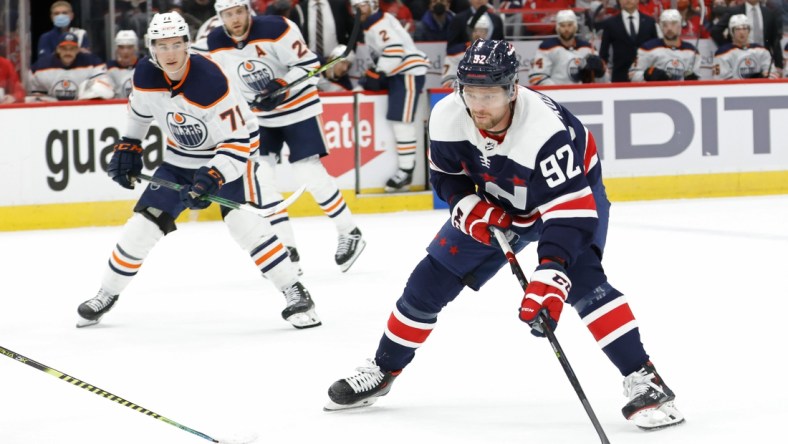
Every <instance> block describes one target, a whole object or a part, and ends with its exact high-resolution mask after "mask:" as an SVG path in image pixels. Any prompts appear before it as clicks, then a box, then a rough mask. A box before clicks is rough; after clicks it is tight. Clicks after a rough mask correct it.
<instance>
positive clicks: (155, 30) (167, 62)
mask: <svg viewBox="0 0 788 444" xmlns="http://www.w3.org/2000/svg"><path fill="white" fill-rule="evenodd" d="M146 41H147V43H148V48H149V51H150V58H147V57H146V58H144V59H142V60H141V61H140V63H139V64H138V66H137V69H136V70H135V72H134V89H133V91H132V94H131V96H130V97H129V106H128V117H127V120H126V129H125V132H124V136H123V137H122V138H121V139H120V140H119V141H118V143H117V144H116V145H115V149H114V152H113V154H112V158H111V160H110V162H109V167H108V173H109V176H110V177H111V178H112V179H113V180H114V181H115V182H117V183H118V184H120V185H121V186H123V187H124V188H129V189H131V188H134V184H135V181H136V177H138V175H139V174H140V173H141V171H142V167H143V158H142V151H143V149H142V146H141V145H142V142H141V141H142V140H143V139H144V138H145V136H146V134H147V131H148V127H149V126H150V124H151V123H152V122H154V121H155V122H156V123H157V124H158V126H159V127H160V128H161V129H162V131H163V132H164V133H165V135H166V140H167V147H166V151H165V153H164V159H163V160H164V162H163V163H162V164H161V165H160V166H159V167H158V168H157V169H156V171H155V172H154V173H153V176H154V177H155V178H159V179H164V180H168V181H170V182H175V183H177V184H180V185H181V186H182V188H181V190H180V191H174V190H171V189H169V188H165V187H160V186H158V185H150V186H148V187H147V188H146V189H145V191H144V192H143V193H142V195H141V196H140V198H139V200H138V201H137V204H136V205H135V206H134V214H133V215H132V216H131V218H130V219H129V220H128V222H126V225H125V226H124V227H123V232H122V234H121V236H120V239H119V240H118V242H117V244H116V245H115V248H114V249H113V251H112V254H111V255H110V258H109V262H108V264H107V267H106V270H105V272H104V277H103V279H102V280H101V288H100V290H99V292H98V294H97V295H96V296H95V297H93V298H92V299H89V300H87V301H85V302H84V303H82V304H81V305H80V306H79V308H78V310H77V311H78V314H79V319H78V323H77V327H85V326H89V325H93V324H96V323H98V322H99V320H100V319H101V317H102V316H103V315H105V314H106V313H107V312H108V311H110V309H111V308H112V307H113V306H114V305H115V303H116V302H117V301H118V298H119V296H120V294H121V293H122V292H123V290H124V289H125V288H126V286H127V285H128V284H129V283H130V281H131V279H132V278H134V276H135V275H136V274H137V272H138V271H139V270H140V267H141V266H142V264H143V262H144V260H145V258H146V257H147V256H148V254H149V253H150V251H151V250H152V249H153V247H154V246H155V245H156V243H157V242H158V241H159V240H161V239H162V238H163V237H164V236H165V235H167V234H169V233H171V232H173V231H174V230H175V229H176V226H175V219H176V218H177V217H178V215H179V214H180V213H181V212H183V211H184V210H185V209H187V208H191V209H195V210H200V209H204V208H207V207H208V206H209V205H210V202H209V201H207V200H204V199H202V197H203V196H205V195H208V194H211V195H216V196H220V197H223V198H227V199H231V200H234V201H236V202H248V203H249V204H252V205H258V206H259V186H257V184H256V183H255V180H256V176H255V174H254V167H255V164H254V162H252V161H250V157H251V156H253V155H254V154H255V152H256V151H257V149H258V145H259V144H258V141H257V132H258V130H257V122H256V121H255V118H254V115H253V114H252V113H251V111H250V110H249V107H248V106H247V105H246V103H245V101H244V99H243V97H242V96H241V95H240V94H238V93H237V92H235V91H234V90H233V89H231V88H230V80H229V79H228V78H227V77H226V75H225V73H224V72H223V71H222V69H221V68H220V67H219V66H218V65H217V64H216V63H214V62H212V61H211V60H209V59H207V58H205V57H203V56H200V55H197V54H190V53H189V28H188V25H187V24H186V22H185V21H184V20H183V18H182V17H181V16H180V15H179V14H177V13H175V12H170V13H164V14H156V15H154V16H153V19H152V20H151V22H150V26H149V27H148V32H147V37H146ZM221 214H222V218H223V219H224V222H225V223H226V224H227V228H228V229H229V231H230V235H231V236H232V237H233V239H234V240H235V241H236V242H237V243H238V245H239V246H240V247H241V248H242V249H243V250H245V251H246V252H247V253H248V254H249V255H250V256H251V259H252V260H253V261H254V263H255V266H257V267H258V268H259V270H260V271H261V272H262V275H263V277H265V278H267V279H268V280H270V281H271V282H272V283H273V284H274V286H276V287H277V288H278V289H279V290H280V291H282V293H283V294H284V296H285V302H286V306H285V309H284V310H283V311H282V317H283V318H284V319H285V320H287V321H288V322H290V323H291V324H292V325H293V326H294V327H296V328H307V327H315V326H318V325H320V320H319V319H318V317H317V315H316V313H315V308H314V307H315V305H314V302H312V299H311V297H310V295H309V292H308V291H307V290H306V288H304V286H303V285H302V284H301V283H300V282H299V279H298V272H297V269H296V267H295V265H294V264H293V263H292V262H290V261H289V260H288V258H287V250H286V249H285V247H284V246H283V245H282V243H281V242H280V241H279V239H278V238H277V237H276V235H275V234H274V232H273V230H272V228H271V225H270V224H269V223H268V221H266V220H265V219H263V218H261V217H259V216H258V215H256V214H254V213H252V212H248V211H242V210H229V209H227V208H225V207H222V208H221ZM211 242H213V241H208V240H205V248H206V251H205V252H204V254H202V255H200V256H197V257H192V258H186V259H185V260H187V261H189V262H191V263H192V266H193V269H194V273H193V274H192V275H190V276H188V277H187V276H184V277H186V278H188V279H193V280H194V281H195V283H199V282H201V281H202V280H203V279H205V273H204V272H205V271H206V270H210V268H211V264H212V263H213V262H214V261H216V260H217V258H216V257H214V255H213V254H212V253H211V252H210V251H209V250H210V248H211Z"/></svg>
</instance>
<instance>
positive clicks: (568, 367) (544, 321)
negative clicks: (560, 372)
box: [492, 228, 610, 444]
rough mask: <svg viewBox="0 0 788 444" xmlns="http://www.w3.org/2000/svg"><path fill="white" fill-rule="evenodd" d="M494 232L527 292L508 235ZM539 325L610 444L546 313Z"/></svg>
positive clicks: (603, 439) (598, 430)
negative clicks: (507, 238)
mask: <svg viewBox="0 0 788 444" xmlns="http://www.w3.org/2000/svg"><path fill="white" fill-rule="evenodd" d="M492 232H493V234H494V235H495V239H497V240H498V244H500V246H501V250H503V253H504V254H505V255H506V260H507V261H509V265H510V266H511V268H512V274H514V275H515V276H516V277H517V280H518V281H519V282H520V286H521V287H522V288H523V290H525V288H526V287H528V280H527V279H526V278H525V274H523V269H522V268H520V264H519V263H518V262H517V257H516V256H515V255H514V251H513V250H512V247H511V246H510V245H509V241H508V240H506V234H504V232H503V231H501V230H499V229H497V228H492ZM539 323H540V327H541V328H542V331H544V333H545V335H547V340H548V341H550V346H551V347H553V352H555V356H556V357H557V358H558V362H560V363H561V367H563V368H564V372H565V373H566V377H567V378H569V382H570V383H571V384H572V387H573V388H574V389H575V392H576V393H577V396H578V397H579V398H580V403H581V404H583V408H584V409H585V410H586V413H587V414H588V417H589V418H590V419H591V423H592V424H593V425H594V429H596V433H597V434H598V435H599V439H600V441H601V442H602V444H610V440H608V439H607V435H605V431H604V430H603V429H602V424H600V423H599V420H598V419H597V417H596V414H594V410H593V409H592V408H591V403H589V402H588V398H587V397H586V395H585V393H584V392H583V388H582V387H580V381H579V380H578V379H577V376H576V375H575V372H574V370H572V366H571V365H569V360H568V359H567V358H566V355H565V354H564V350H563V349H562V348H561V344H559V343H558V338H556V337H555V332H553V329H552V328H550V324H548V322H547V315H546V314H545V312H544V311H542V312H540V313H539Z"/></svg>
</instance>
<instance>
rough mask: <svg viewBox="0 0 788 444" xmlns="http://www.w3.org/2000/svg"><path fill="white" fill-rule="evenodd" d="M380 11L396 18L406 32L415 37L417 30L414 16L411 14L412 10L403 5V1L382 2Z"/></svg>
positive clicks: (389, 0) (382, 0)
mask: <svg viewBox="0 0 788 444" xmlns="http://www.w3.org/2000/svg"><path fill="white" fill-rule="evenodd" d="M380 9H381V10H382V11H383V12H388V13H389V14H391V15H393V16H394V17H396V18H397V20H399V23H400V25H402V27H403V28H404V29H405V31H407V32H408V34H410V35H413V32H414V31H415V30H416V26H415V24H414V22H413V14H412V13H411V12H410V8H408V7H407V6H406V5H405V4H404V3H402V0H380Z"/></svg>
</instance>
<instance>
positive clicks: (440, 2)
mask: <svg viewBox="0 0 788 444" xmlns="http://www.w3.org/2000/svg"><path fill="white" fill-rule="evenodd" d="M452 19H454V13H453V12H451V11H449V0H430V10H429V11H427V12H425V13H424V16H422V18H421V20H419V22H418V23H416V32H415V34H414V36H413V40H415V41H417V42H429V41H447V40H448V39H449V24H451V21H452Z"/></svg>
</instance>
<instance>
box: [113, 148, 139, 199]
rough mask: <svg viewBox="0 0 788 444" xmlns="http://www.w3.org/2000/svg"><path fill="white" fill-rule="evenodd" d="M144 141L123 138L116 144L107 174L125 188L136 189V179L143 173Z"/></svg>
mask: <svg viewBox="0 0 788 444" xmlns="http://www.w3.org/2000/svg"><path fill="white" fill-rule="evenodd" d="M141 143H142V141H141V140H138V139H129V138H127V137H121V138H120V141H119V142H118V143H116V144H115V147H114V150H113V152H112V158H111V159H110V160H109V167H108V168H107V174H109V177H111V178H112V180H114V181H115V182H117V183H119V184H120V186H122V187H123V188H128V189H130V190H133V189H134V183H135V182H136V180H135V178H136V177H137V176H139V174H140V173H141V172H142V145H141Z"/></svg>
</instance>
